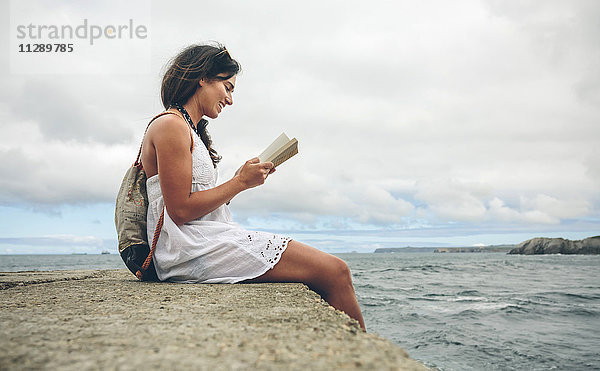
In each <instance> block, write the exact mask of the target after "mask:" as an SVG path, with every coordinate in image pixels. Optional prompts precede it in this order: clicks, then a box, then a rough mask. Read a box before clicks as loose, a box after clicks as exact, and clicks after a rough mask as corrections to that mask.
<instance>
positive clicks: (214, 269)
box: [146, 133, 291, 283]
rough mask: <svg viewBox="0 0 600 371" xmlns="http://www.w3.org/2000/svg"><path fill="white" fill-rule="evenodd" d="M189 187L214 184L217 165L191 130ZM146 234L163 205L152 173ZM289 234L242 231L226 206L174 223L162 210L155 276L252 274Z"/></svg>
mask: <svg viewBox="0 0 600 371" xmlns="http://www.w3.org/2000/svg"><path fill="white" fill-rule="evenodd" d="M192 137H193V138H194V145H193V150H192V159H193V165H192V188H191V191H192V192H196V191H201V190H206V189H210V188H214V187H215V186H216V183H217V170H216V169H215V168H214V166H213V164H212V160H211V159H210V155H209V154H208V150H207V149H206V147H205V146H204V143H203V142H202V140H200V138H199V137H198V136H197V134H195V133H194V134H193V135H192ZM146 186H147V192H148V201H149V206H148V218H147V219H148V227H147V228H148V236H149V237H150V238H151V236H153V235H154V229H155V228H156V225H157V223H158V219H159V217H160V214H161V212H162V209H163V207H164V201H163V196H162V191H161V188H160V182H159V178H158V174H157V175H154V176H152V177H150V178H149V179H148V180H147V181H146ZM290 240H291V238H289V237H283V236H279V235H276V234H272V233H266V232H257V231H248V230H246V229H244V228H242V227H241V226H240V225H238V224H237V223H234V222H233V221H232V220H231V213H230V212H229V208H228V207H227V205H221V207H219V208H218V209H216V210H214V211H213V212H211V213H209V214H207V215H204V216H203V217H201V218H198V219H196V220H193V221H191V222H188V223H185V224H184V225H180V226H179V225H177V224H175V223H174V222H173V220H172V219H171V218H170V217H169V214H168V210H165V216H164V224H163V227H162V230H161V233H160V237H159V239H158V242H157V244H156V250H155V252H154V267H155V268H156V273H157V275H158V278H159V279H160V280H161V281H174V282H185V283H235V282H240V281H243V280H247V279H250V278H255V277H258V276H260V275H262V274H264V273H265V272H267V271H268V270H269V269H271V268H273V267H274V266H275V264H277V262H278V261H279V259H280V258H281V254H282V253H283V252H284V251H285V249H286V248H287V245H288V242H289V241H290Z"/></svg>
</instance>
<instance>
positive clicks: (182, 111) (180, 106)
mask: <svg viewBox="0 0 600 371" xmlns="http://www.w3.org/2000/svg"><path fill="white" fill-rule="evenodd" d="M173 107H175V108H177V110H178V111H179V112H181V114H182V115H183V118H184V119H185V121H186V122H187V123H188V124H189V125H190V126H191V127H192V129H193V130H194V132H195V133H196V134H198V135H200V133H198V129H199V126H200V125H198V126H196V125H194V122H193V121H192V118H191V117H190V114H189V113H188V111H186V110H185V108H183V106H182V105H181V104H179V103H173Z"/></svg>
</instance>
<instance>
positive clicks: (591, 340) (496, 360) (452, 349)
mask: <svg viewBox="0 0 600 371" xmlns="http://www.w3.org/2000/svg"><path fill="white" fill-rule="evenodd" d="M337 255H338V256H340V257H341V258H342V259H344V260H345V261H346V262H347V263H348V265H349V266H350V268H351V270H352V275H353V280H354V285H355V289H356V294H357V297H358V301H359V303H360V305H361V308H362V311H363V316H364V318H365V322H366V325H367V330H368V331H370V332H376V333H378V334H379V335H381V336H383V337H385V338H387V339H390V340H391V341H393V342H394V343H397V344H399V345H400V346H402V347H403V348H405V349H406V350H407V351H408V353H409V354H410V356H411V357H413V358H415V359H418V360H420V361H422V362H423V363H424V364H426V365H427V366H430V367H436V368H438V369H440V370H552V369H555V370H594V369H598V370H600V272H599V268H600V256H597V255H596V256H584V255H546V256H523V255H506V254H502V253H493V254H485V253H463V254H458V253H456V254H455V253H447V254H435V253H397V254H337ZM113 268H124V264H123V262H122V261H121V259H120V257H119V256H118V255H115V254H111V255H30V256H24V255H13V256H7V255H0V271H19V270H57V269H113Z"/></svg>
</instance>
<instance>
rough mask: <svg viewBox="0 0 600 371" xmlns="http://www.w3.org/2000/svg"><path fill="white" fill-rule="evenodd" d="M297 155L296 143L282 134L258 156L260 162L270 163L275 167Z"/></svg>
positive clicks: (294, 139)
mask: <svg viewBox="0 0 600 371" xmlns="http://www.w3.org/2000/svg"><path fill="white" fill-rule="evenodd" d="M296 153H298V141H297V140H296V138H293V139H290V138H288V136H287V135H285V133H282V134H281V135H280V136H279V137H278V138H277V139H275V141H273V143H271V145H270V146H268V147H267V149H265V150H264V151H263V153H261V154H260V155H259V156H258V159H259V160H260V162H272V163H273V165H274V166H275V167H277V166H279V165H281V164H282V163H284V162H285V161H287V160H288V159H290V158H291V157H292V156H293V155H295V154H296Z"/></svg>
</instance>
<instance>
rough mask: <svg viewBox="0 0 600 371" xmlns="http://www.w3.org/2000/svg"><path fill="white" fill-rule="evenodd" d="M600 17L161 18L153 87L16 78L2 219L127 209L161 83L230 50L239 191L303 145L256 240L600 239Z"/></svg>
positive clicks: (279, 9) (589, 6) (264, 190)
mask: <svg viewBox="0 0 600 371" xmlns="http://www.w3.org/2000/svg"><path fill="white" fill-rule="evenodd" d="M184 5H185V6H186V7H190V6H191V7H192V8H189V9H190V11H189V12H186V13H185V14H182V13H181V12H180V11H178V9H180V8H181V7H182V6H184ZM194 6H197V7H198V8H197V9H200V8H202V14H203V15H202V17H201V19H198V17H197V12H195V11H194V10H195V9H196V8H194ZM264 9H269V10H268V11H266V10H264ZM71 11H72V12H75V11H76V10H71ZM599 11H600V4H596V3H595V2H584V1H574V2H562V1H560V2H543V3H540V2H535V1H533V2H532V1H525V2H519V3H513V2H511V3H506V2H497V1H475V0H473V1H460V2H458V3H457V2H454V3H452V4H450V3H447V2H443V1H439V2H426V3H415V2H409V1H400V2H391V3H390V2H379V1H375V2H371V3H369V4H367V3H360V2H347V1H346V2H327V3H322V2H311V1H309V2H304V3H297V4H287V3H286V5H283V4H282V3H281V2H276V1H264V0H261V1H259V3H256V2H252V3H245V2H241V3H239V4H235V5H234V6H231V5H230V4H215V6H214V7H210V8H207V7H205V6H202V5H201V4H197V5H190V4H188V3H184V2H178V1H175V2H168V3H167V2H155V3H154V4H153V9H152V14H153V19H152V24H151V38H152V40H151V41H152V45H153V49H152V51H153V55H152V72H151V73H150V74H146V75H143V74H142V75H127V74H114V75H110V74H109V75H102V76H101V75H79V76H70V75H61V76H60V77H59V76H54V75H35V74H34V75H8V74H7V72H6V68H5V69H4V71H5V72H3V75H2V79H1V80H0V98H1V103H0V129H1V130H2V134H3V135H2V136H0V171H1V172H2V174H3V175H5V176H3V177H1V178H0V203H3V204H12V205H17V204H19V203H27V204H29V205H31V204H33V205H42V204H43V205H47V204H56V205H59V204H61V203H84V202H91V203H93V202H112V200H113V199H114V194H115V193H116V190H117V188H118V185H119V183H120V181H121V177H122V175H123V172H124V171H125V169H126V167H127V166H128V165H129V164H130V163H131V162H132V161H133V160H134V158H133V157H134V156H135V154H136V153H137V146H138V145H139V140H140V139H141V135H142V132H143V129H144V127H145V124H146V122H147V121H148V119H149V118H150V117H152V116H153V115H154V114H155V113H157V112H158V111H160V109H161V107H160V103H159V91H158V89H159V78H160V71H161V68H162V66H163V64H164V63H165V62H166V61H167V60H168V58H170V57H172V56H173V55H174V54H175V53H176V52H177V51H178V50H179V49H180V48H181V47H183V46H184V45H186V44H188V43H191V42H198V41H203V40H219V41H222V42H224V43H225V44H226V45H227V46H228V48H229V50H230V51H231V54H232V55H233V56H234V57H236V58H238V59H239V60H240V62H241V63H242V66H243V70H244V71H243V74H242V75H241V76H240V77H239V78H238V84H237V86H236V93H235V97H234V101H235V104H234V106H232V107H228V108H227V109H226V110H225V111H224V112H223V114H222V115H221V116H222V117H221V118H219V120H216V121H214V122H211V124H210V126H209V128H210V130H211V134H212V136H213V139H214V142H215V146H216V148H217V150H218V151H219V152H220V154H222V155H223V156H224V159H223V161H222V163H221V165H220V172H221V176H222V177H223V179H226V178H227V177H229V176H231V175H232V174H233V172H234V171H235V169H237V168H238V167H239V166H240V165H241V164H242V163H243V162H244V161H245V160H247V159H249V158H250V157H253V156H254V155H256V154H257V153H259V152H260V151H261V150H262V149H263V147H264V146H266V145H267V144H268V143H269V142H270V141H271V140H272V139H273V138H275V137H276V136H277V135H278V134H279V133H280V132H281V131H286V133H287V134H288V135H290V136H295V137H297V138H298V139H299V141H300V154H299V155H298V156H297V157H295V158H294V159H292V160H291V161H290V162H289V163H286V164H284V165H283V166H282V167H281V168H280V169H279V170H278V172H277V173H275V174H274V175H273V176H272V177H270V178H269V179H268V180H267V184H266V185H264V186H263V187H261V188H257V189H253V190H250V191H248V192H246V193H244V194H242V195H239V196H238V197H236V198H235V200H234V203H233V204H232V208H233V209H234V212H235V213H236V216H238V217H239V218H240V219H241V220H242V221H247V222H248V223H258V222H256V221H257V220H260V223H262V225H273V226H275V225H278V223H279V225H282V226H283V225H286V226H287V225H295V226H298V225H305V226H309V227H315V228H317V227H323V228H324V227H326V226H329V227H331V226H335V227H336V228H349V229H351V228H360V227H365V228H367V227H368V228H371V227H373V226H376V227H383V228H408V227H412V226H416V225H419V226H426V227H431V226H435V225H446V224H447V223H467V224H469V223H473V224H472V225H474V226H477V225H483V224H485V223H488V224H486V225H489V223H498V224H501V225H504V224H506V225H507V226H514V225H515V223H524V224H527V225H535V226H537V225H557V224H560V223H562V221H564V220H581V219H583V218H591V219H592V220H597V219H598V218H599V217H600V213H599V207H600V197H599V195H600V192H598V190H599V188H600V170H599V167H598V164H599V163H600V162H599V161H598V158H599V154H598V150H597V149H596V147H597V144H598V140H597V138H598V137H600V127H599V126H598V122H599V119H600V111H599V110H598V108H597V107H598V105H597V104H596V103H597V102H598V101H599V100H598V99H600V98H598V97H600V93H599V92H600V88H599V87H600V75H599V74H598V73H597V68H596V66H597V65H598V62H599V61H598V58H599V57H598V56H599V55H600V50H599V48H600V46H599V45H600V42H598V41H599V40H598V39H599V37H600V29H599V27H600V26H598V25H599V23H598V22H597V18H598V17H596V16H595V15H598V12H599ZM240 30H243V32H241V31H240ZM3 32H6V30H5V31H3ZM113 57H114V56H112V55H107V56H106V58H113ZM594 218H596V219H594ZM252 220H254V222H252ZM482 223H483V224H482Z"/></svg>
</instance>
